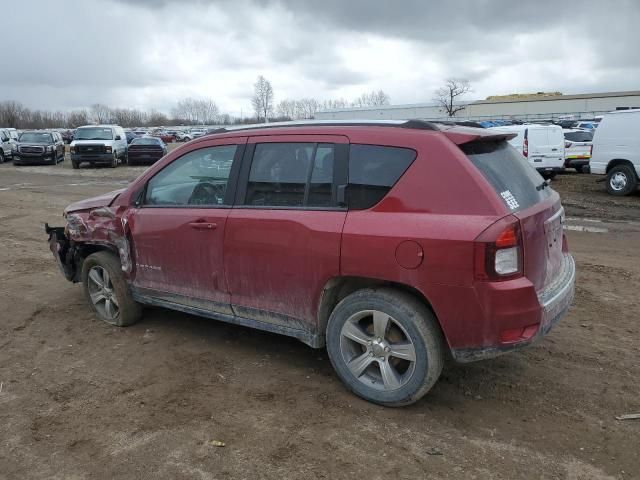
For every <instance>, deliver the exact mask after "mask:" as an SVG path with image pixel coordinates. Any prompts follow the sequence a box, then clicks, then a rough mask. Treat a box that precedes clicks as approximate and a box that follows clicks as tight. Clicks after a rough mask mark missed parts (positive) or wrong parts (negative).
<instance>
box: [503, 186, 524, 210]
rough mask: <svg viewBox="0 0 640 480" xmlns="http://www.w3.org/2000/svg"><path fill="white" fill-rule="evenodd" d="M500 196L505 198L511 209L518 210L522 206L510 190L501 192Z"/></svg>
mask: <svg viewBox="0 0 640 480" xmlns="http://www.w3.org/2000/svg"><path fill="white" fill-rule="evenodd" d="M500 196H501V197H502V198H503V200H504V201H505V203H506V204H507V206H508V207H509V208H510V209H511V210H516V209H517V208H518V207H519V206H520V204H519V203H518V201H517V200H516V197H514V196H513V194H512V193H511V191H510V190H505V191H504V192H502V193H500Z"/></svg>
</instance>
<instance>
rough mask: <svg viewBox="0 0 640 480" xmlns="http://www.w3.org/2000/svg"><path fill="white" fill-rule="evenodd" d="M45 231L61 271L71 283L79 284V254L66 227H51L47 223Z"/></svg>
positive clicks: (50, 248)
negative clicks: (68, 235) (66, 231)
mask: <svg viewBox="0 0 640 480" xmlns="http://www.w3.org/2000/svg"><path fill="white" fill-rule="evenodd" d="M44 229H45V232H47V234H48V235H49V250H51V253H53V258H55V260H56V263H57V264H58V267H59V268H60V271H61V272H62V274H63V275H64V277H65V278H66V279H67V280H69V281H70V282H78V281H79V274H80V272H79V269H78V264H79V262H78V260H79V259H78V252H77V250H76V248H75V247H74V246H73V245H72V244H71V241H70V240H69V238H68V237H67V235H66V233H65V227H50V226H49V224H48V223H45V224H44Z"/></svg>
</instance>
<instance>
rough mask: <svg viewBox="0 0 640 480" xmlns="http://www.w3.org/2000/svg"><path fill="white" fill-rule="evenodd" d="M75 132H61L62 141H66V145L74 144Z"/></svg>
mask: <svg viewBox="0 0 640 480" xmlns="http://www.w3.org/2000/svg"><path fill="white" fill-rule="evenodd" d="M73 132H74V131H73V130H64V131H62V132H60V135H62V140H63V141H64V143H66V144H70V143H71V142H73Z"/></svg>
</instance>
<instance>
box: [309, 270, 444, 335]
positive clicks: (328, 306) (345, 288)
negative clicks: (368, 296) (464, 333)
mask: <svg viewBox="0 0 640 480" xmlns="http://www.w3.org/2000/svg"><path fill="white" fill-rule="evenodd" d="M376 287H391V288H395V289H397V290H399V291H402V292H406V293H408V294H410V295H412V296H413V297H415V298H417V299H418V300H419V301H420V302H422V303H424V305H426V306H427V308H428V309H429V310H431V311H432V312H433V314H434V316H435V317H436V320H438V316H437V315H436V313H435V311H434V310H433V307H432V306H431V303H430V302H429V300H428V299H427V298H426V297H425V296H424V295H423V294H422V293H421V292H420V291H419V290H417V289H415V288H413V287H411V286H409V285H405V284H402V283H397V282H391V281H386V280H379V279H375V278H367V277H334V278H332V279H331V280H329V281H328V282H327V283H326V285H325V286H324V288H323V290H322V295H321V297H320V302H319V305H318V332H317V333H318V334H319V335H322V336H324V334H325V330H326V328H327V322H328V321H329V317H330V316H331V312H333V309H334V308H335V307H336V305H338V303H340V301H341V300H342V299H344V298H345V297H346V296H347V295H350V294H351V293H353V292H355V291H356V290H362V289H364V288H376ZM438 324H439V320H438ZM440 330H441V331H442V326H440ZM443 337H444V332H443ZM444 338H445V340H446V337H444Z"/></svg>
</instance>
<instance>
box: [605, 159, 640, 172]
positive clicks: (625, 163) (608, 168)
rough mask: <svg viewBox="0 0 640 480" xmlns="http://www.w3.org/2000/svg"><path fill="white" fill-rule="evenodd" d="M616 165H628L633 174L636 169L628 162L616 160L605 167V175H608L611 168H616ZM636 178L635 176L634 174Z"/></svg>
mask: <svg viewBox="0 0 640 480" xmlns="http://www.w3.org/2000/svg"><path fill="white" fill-rule="evenodd" d="M618 165H629V166H630V167H631V168H632V169H633V171H634V172H635V171H636V169H635V168H634V166H633V163H632V162H631V161H630V160H626V159H624V158H616V159H615V160H611V161H610V162H609V164H608V165H607V173H609V171H610V170H611V169H612V168H613V167H617V166H618ZM636 176H637V174H636Z"/></svg>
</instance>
